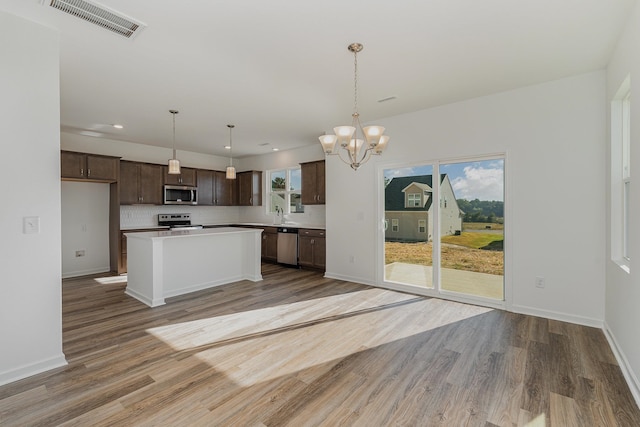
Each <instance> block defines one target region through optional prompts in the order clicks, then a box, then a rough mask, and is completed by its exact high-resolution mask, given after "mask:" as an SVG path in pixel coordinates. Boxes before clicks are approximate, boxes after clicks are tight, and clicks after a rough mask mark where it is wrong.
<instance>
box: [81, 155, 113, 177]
mask: <svg viewBox="0 0 640 427" xmlns="http://www.w3.org/2000/svg"><path fill="white" fill-rule="evenodd" d="M86 175H87V178H88V179H99V180H104V181H117V180H118V159H116V158H113V157H103V156H94V155H92V154H87V173H86Z"/></svg>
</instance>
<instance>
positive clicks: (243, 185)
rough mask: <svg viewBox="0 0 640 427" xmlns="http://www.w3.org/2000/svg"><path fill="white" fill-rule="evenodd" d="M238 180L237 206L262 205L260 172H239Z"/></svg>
mask: <svg viewBox="0 0 640 427" xmlns="http://www.w3.org/2000/svg"><path fill="white" fill-rule="evenodd" d="M237 179H238V205H239V206H261V205H262V172H260V171H248V172H239V173H238V174H237Z"/></svg>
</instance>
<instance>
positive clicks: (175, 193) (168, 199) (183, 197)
mask: <svg viewBox="0 0 640 427" xmlns="http://www.w3.org/2000/svg"><path fill="white" fill-rule="evenodd" d="M164 204H165V205H197V204H198V187H190V186H186V185H165V186H164Z"/></svg>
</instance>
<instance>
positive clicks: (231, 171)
mask: <svg viewBox="0 0 640 427" xmlns="http://www.w3.org/2000/svg"><path fill="white" fill-rule="evenodd" d="M227 127H228V128H229V166H227V175H226V177H227V179H236V168H234V167H233V145H232V140H231V130H232V129H233V128H234V127H235V125H227Z"/></svg>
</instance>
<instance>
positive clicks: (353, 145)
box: [319, 43, 389, 170]
mask: <svg viewBox="0 0 640 427" xmlns="http://www.w3.org/2000/svg"><path fill="white" fill-rule="evenodd" d="M362 48H363V46H362V45H361V44H360V43H351V44H350V45H349V46H348V47H347V49H349V51H350V52H353V69H354V73H353V75H354V77H353V86H354V91H353V92H354V94H353V114H352V115H351V117H352V120H351V126H338V127H335V128H333V131H334V132H335V135H322V136H321V137H320V138H319V139H320V144H322V149H323V150H324V152H325V154H326V155H337V156H338V157H339V158H340V160H342V161H343V162H345V163H346V164H348V165H349V166H351V168H352V169H353V170H358V168H359V167H360V165H362V164H364V163H365V162H367V160H369V159H370V158H371V155H380V154H382V152H383V151H384V150H385V148H387V143H388V142H389V137H388V136H386V135H383V134H384V128H383V127H382V126H366V127H364V128H363V127H362V125H361V124H360V114H359V113H358V52H360V51H361V50H362ZM365 142H366V145H365ZM336 144H338V145H339V148H338V149H337V151H334V149H335V146H336Z"/></svg>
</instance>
